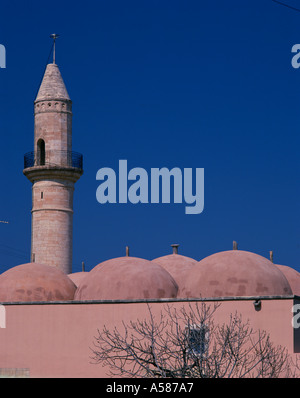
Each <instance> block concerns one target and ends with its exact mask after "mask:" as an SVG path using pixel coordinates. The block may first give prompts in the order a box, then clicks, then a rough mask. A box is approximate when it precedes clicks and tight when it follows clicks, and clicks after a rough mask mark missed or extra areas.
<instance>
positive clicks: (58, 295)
mask: <svg viewBox="0 0 300 398" xmlns="http://www.w3.org/2000/svg"><path fill="white" fill-rule="evenodd" d="M75 290H76V286H75V285H74V283H73V282H72V281H71V280H70V279H69V278H68V276H67V275H66V274H65V273H64V272H62V271H61V270H59V269H58V268H56V267H53V266H50V265H44V264H37V263H27V264H22V265H18V266H16V267H13V268H11V269H9V270H7V271H5V272H3V274H1V275H0V302H17V301H65V300H73V298H74V294H75Z"/></svg>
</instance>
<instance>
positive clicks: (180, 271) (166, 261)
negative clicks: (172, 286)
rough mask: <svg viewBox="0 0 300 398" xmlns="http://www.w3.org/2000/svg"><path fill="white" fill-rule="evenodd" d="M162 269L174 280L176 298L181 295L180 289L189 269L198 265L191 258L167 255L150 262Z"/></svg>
mask: <svg viewBox="0 0 300 398" xmlns="http://www.w3.org/2000/svg"><path fill="white" fill-rule="evenodd" d="M152 261H153V262H155V263H156V264H159V265H160V266H161V267H163V268H164V269H165V270H166V271H168V272H169V274H170V275H171V276H172V277H173V278H174V279H175V281H176V283H177V285H178V294H177V297H180V295H181V287H182V286H184V283H185V279H186V277H187V275H188V274H189V272H190V271H191V269H192V268H193V267H194V266H195V265H196V264H198V261H197V260H194V259H193V258H190V257H186V256H182V255H181V254H169V255H167V256H162V257H158V258H155V259H154V260H152Z"/></svg>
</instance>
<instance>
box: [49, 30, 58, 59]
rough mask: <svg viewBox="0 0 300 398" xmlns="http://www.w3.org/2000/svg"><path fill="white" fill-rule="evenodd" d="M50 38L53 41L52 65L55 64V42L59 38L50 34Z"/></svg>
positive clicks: (54, 34)
mask: <svg viewBox="0 0 300 398" xmlns="http://www.w3.org/2000/svg"><path fill="white" fill-rule="evenodd" d="M50 37H51V39H53V63H54V64H55V40H56V39H57V38H58V37H59V35H57V34H56V33H52V34H51V35H50Z"/></svg>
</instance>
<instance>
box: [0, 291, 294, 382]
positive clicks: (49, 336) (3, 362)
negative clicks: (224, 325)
mask: <svg viewBox="0 0 300 398" xmlns="http://www.w3.org/2000/svg"><path fill="white" fill-rule="evenodd" d="M150 305H151V308H152V310H153V312H154V313H156V312H159V311H160V310H161V307H162V305H165V304H162V303H151V304H150ZM172 305H174V306H181V305H187V303H184V302H178V301H177V302H173V303H172ZM292 306H293V300H292V299H285V300H280V299H274V300H262V308H261V311H255V309H254V306H253V300H232V301H224V302H222V305H221V307H220V308H219V309H218V310H217V313H216V320H218V321H220V322H225V321H226V320H227V319H228V316H229V315H230V313H233V312H235V311H237V312H239V313H242V314H243V319H244V320H245V321H246V320H247V319H249V320H250V322H251V325H252V326H253V328H254V329H258V328H260V329H264V330H266V331H267V332H269V333H270V334H271V338H272V340H273V342H274V343H275V344H281V345H284V346H286V347H287V348H288V349H289V350H290V352H292V351H293V328H292V324H291V321H292V315H293V314H292ZM5 308H6V328H2V329H1V328H0V369H1V368H29V372H30V377H107V375H106V371H105V369H104V368H102V366H100V365H93V364H91V363H90V355H91V351H90V349H89V347H91V346H92V343H93V337H94V336H95V335H96V334H97V328H99V329H101V328H102V327H103V325H104V324H106V326H111V327H114V326H120V323H121V320H124V321H125V323H126V322H128V321H129V320H130V319H133V320H134V319H136V318H140V319H141V318H142V319H143V318H144V317H145V316H146V315H147V314H148V310H147V305H146V303H134V302H132V303H114V304H111V303H97V304H95V303H78V304H77V303H76V304H75V303H73V304H53V303H47V304H10V305H6V306H5Z"/></svg>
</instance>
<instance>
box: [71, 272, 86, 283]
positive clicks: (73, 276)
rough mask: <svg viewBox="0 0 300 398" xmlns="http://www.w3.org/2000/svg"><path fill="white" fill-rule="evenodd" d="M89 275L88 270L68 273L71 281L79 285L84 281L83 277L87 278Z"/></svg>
mask: <svg viewBox="0 0 300 398" xmlns="http://www.w3.org/2000/svg"><path fill="white" fill-rule="evenodd" d="M87 275H88V272H85V271H80V272H74V273H72V274H68V277H69V278H70V279H71V281H72V282H73V283H74V284H75V285H76V286H78V285H79V283H80V282H81V281H82V279H83V278H85V277H86V276H87Z"/></svg>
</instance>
